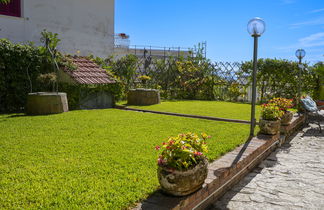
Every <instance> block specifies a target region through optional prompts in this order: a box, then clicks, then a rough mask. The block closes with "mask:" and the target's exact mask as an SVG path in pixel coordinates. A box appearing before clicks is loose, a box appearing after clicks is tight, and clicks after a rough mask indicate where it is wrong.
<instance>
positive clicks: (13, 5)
mask: <svg viewBox="0 0 324 210" xmlns="http://www.w3.org/2000/svg"><path fill="white" fill-rule="evenodd" d="M20 1H21V0H11V1H10V3H9V4H0V14H1V15H8V16H14V17H21V4H20Z"/></svg>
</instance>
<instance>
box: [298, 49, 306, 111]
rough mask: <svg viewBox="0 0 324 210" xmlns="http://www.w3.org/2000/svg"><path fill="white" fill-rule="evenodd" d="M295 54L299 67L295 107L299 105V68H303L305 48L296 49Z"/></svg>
mask: <svg viewBox="0 0 324 210" xmlns="http://www.w3.org/2000/svg"><path fill="white" fill-rule="evenodd" d="M295 55H296V57H297V58H298V68H299V72H298V80H299V81H298V98H297V101H296V102H297V107H299V100H300V97H301V81H300V80H301V78H300V77H301V70H302V68H303V66H302V59H303V57H305V55H306V52H305V50H303V49H298V50H296V52H295Z"/></svg>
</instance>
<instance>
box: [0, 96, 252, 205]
mask: <svg viewBox="0 0 324 210" xmlns="http://www.w3.org/2000/svg"><path fill="white" fill-rule="evenodd" d="M172 103H173V102H168V103H165V104H169V106H170V105H171V104H172ZM178 103H179V104H182V102H178ZM183 103H187V104H190V103H191V102H183ZM213 103H214V102H213ZM173 104H174V103H173ZM201 104H204V102H201ZM215 104H217V103H215ZM163 105H164V103H163V104H162V106H163ZM191 106H194V105H193V104H191ZM238 106H242V107H245V105H238ZM152 107H153V106H152ZM197 107H199V106H197ZM202 111H203V110H202ZM218 112H219V113H220V110H219V111H218ZM240 112H241V114H240V115H239V116H244V114H243V113H242V112H244V111H243V110H241V111H240ZM240 112H237V113H238V114H239V113H240ZM204 113H207V111H206V110H205V111H204ZM213 113H214V112H213ZM215 113H216V112H215ZM221 117H226V115H223V116H221ZM0 131H1V132H0V209H13V208H15V209H16V208H60V209H67V208H69V209H70V208H88V209H96V208H106V209H120V208H125V207H129V206H131V205H133V204H134V203H136V202H137V201H139V200H140V199H143V198H145V197H146V196H148V195H149V194H150V193H152V192H154V191H155V190H156V189H157V188H158V186H159V185H158V180H157V177H156V168H157V166H156V159H157V155H158V154H157V152H156V151H155V150H154V149H153V148H154V146H155V145H157V144H160V143H161V142H162V141H164V140H166V138H167V137H168V136H171V135H176V134H178V133H182V132H188V131H192V132H198V133H201V132H206V133H207V134H209V135H211V136H212V138H211V139H210V140H209V142H208V143H209V150H210V152H209V153H208V157H209V158H210V159H215V158H217V157H219V156H220V155H222V154H224V153H226V152H227V151H230V150H232V149H233V148H235V147H236V146H237V145H239V144H241V143H243V142H244V141H245V140H246V138H247V136H248V133H249V125H244V124H235V123H226V122H215V121H210V120H201V119H189V118H181V117H175V116H166V115H157V114H149V113H140V112H131V111H122V110H116V109H107V110H92V111H71V112H67V113H64V114H58V115H48V116H24V115H0Z"/></svg>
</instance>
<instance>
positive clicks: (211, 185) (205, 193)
mask: <svg viewBox="0 0 324 210" xmlns="http://www.w3.org/2000/svg"><path fill="white" fill-rule="evenodd" d="M304 121H305V117H304V116H302V115H301V116H298V115H295V116H294V118H293V119H292V121H291V124H290V125H288V126H285V127H284V128H283V129H282V132H281V133H282V135H280V134H279V133H278V134H277V135H258V136H256V137H254V138H252V139H250V140H248V141H247V142H246V143H245V144H244V145H241V146H239V147H237V148H236V149H234V150H233V151H231V152H229V153H227V154H226V155H224V156H222V157H221V158H219V159H217V160H215V161H214V162H212V163H210V164H209V166H208V170H209V172H208V177H207V179H206V180H205V184H204V185H203V187H202V188H201V189H200V190H198V191H197V192H195V193H193V194H191V195H188V196H184V197H173V196H168V195H165V194H163V193H161V192H160V191H157V192H155V193H154V194H153V195H151V196H150V197H149V198H148V199H147V200H145V201H143V202H142V203H140V204H138V206H137V207H136V208H135V209H174V210H182V209H205V208H207V207H208V206H209V205H210V204H212V203H213V202H215V201H216V200H217V199H218V198H220V197H221V196H222V195H223V194H224V193H225V192H226V191H227V190H228V189H230V188H231V187H232V186H233V185H234V184H236V183H237V182H239V181H240V180H241V179H242V178H243V177H244V176H245V175H246V174H247V173H249V172H250V171H251V170H252V169H253V168H254V167H255V166H257V165H258V164H259V163H260V162H261V161H262V160H263V159H265V158H266V157H267V156H268V155H269V154H270V153H271V152H272V151H273V150H274V149H276V148H277V147H278V146H279V145H280V144H281V143H283V142H284V141H286V140H287V139H288V137H289V136H290V135H291V134H292V132H293V131H296V129H298V128H300V126H302V125H303V123H304Z"/></svg>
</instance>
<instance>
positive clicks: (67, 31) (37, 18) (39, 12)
mask: <svg viewBox="0 0 324 210" xmlns="http://www.w3.org/2000/svg"><path fill="white" fill-rule="evenodd" d="M114 15H115V12H114V0H91V1H89V0H11V3H9V4H8V5H4V4H0V38H8V39H9V40H11V41H13V42H27V41H33V42H35V43H36V44H37V45H40V44H41V42H40V33H41V31H42V30H43V29H47V31H50V32H53V33H58V34H59V38H60V39H61V44H60V45H59V50H60V51H62V52H64V53H69V54H76V52H77V51H80V53H81V54H80V55H89V54H93V55H95V56H100V57H107V56H108V55H110V54H111V53H112V52H113V49H114Z"/></svg>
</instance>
